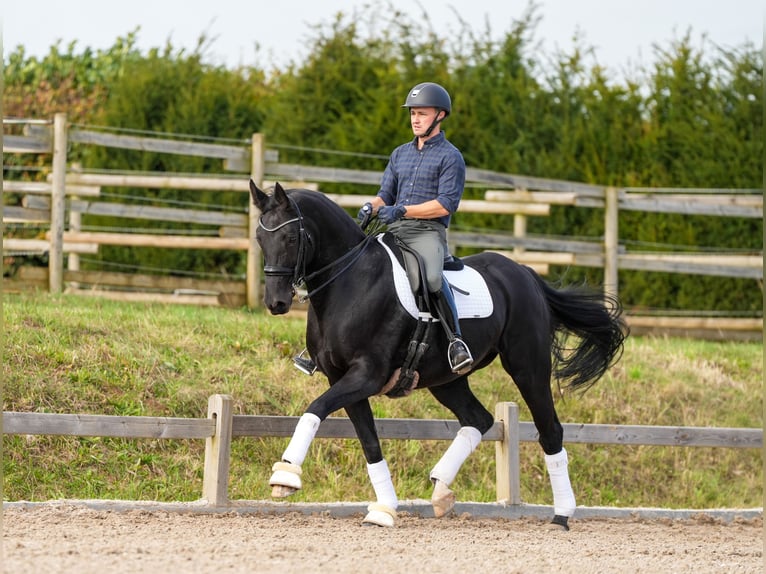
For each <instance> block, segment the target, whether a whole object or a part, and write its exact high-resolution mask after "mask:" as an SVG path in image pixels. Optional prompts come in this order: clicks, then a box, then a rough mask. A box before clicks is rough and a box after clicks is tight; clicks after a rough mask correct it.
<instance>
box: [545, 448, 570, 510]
mask: <svg viewBox="0 0 766 574" xmlns="http://www.w3.org/2000/svg"><path fill="white" fill-rule="evenodd" d="M568 465H569V459H568V458H567V451H566V449H564V448H562V449H561V452H559V453H558V454H546V455H545V466H546V467H547V468H548V475H549V476H550V478H551V488H552V489H553V511H554V513H555V514H558V515H560V516H573V515H574V513H575V508H576V506H577V504H576V502H575V496H574V492H572V484H571V483H570V482H569V470H568Z"/></svg>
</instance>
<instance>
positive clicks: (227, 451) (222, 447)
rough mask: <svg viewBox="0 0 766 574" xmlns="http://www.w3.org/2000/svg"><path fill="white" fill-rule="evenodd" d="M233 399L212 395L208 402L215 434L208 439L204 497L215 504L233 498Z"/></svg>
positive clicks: (209, 416)
mask: <svg viewBox="0 0 766 574" xmlns="http://www.w3.org/2000/svg"><path fill="white" fill-rule="evenodd" d="M231 403H232V398H231V396H229V395H212V396H211V397H210V398H209V399H208V402H207V417H208V418H209V419H213V420H214V421H215V434H214V435H213V436H212V437H209V438H208V439H207V440H206V441H205V471H204V475H203V479H202V498H204V499H206V500H207V503H208V504H209V505H211V506H225V505H226V504H228V502H229V491H228V488H229V458H230V456H231V424H232V411H231Z"/></svg>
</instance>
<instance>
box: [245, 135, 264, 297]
mask: <svg viewBox="0 0 766 574" xmlns="http://www.w3.org/2000/svg"><path fill="white" fill-rule="evenodd" d="M251 153H252V157H251V159H250V177H251V178H252V180H253V181H254V182H255V185H257V186H258V187H259V188H262V187H263V173H264V167H265V166H264V161H265V150H264V142H263V134H253V137H252V151H251ZM247 197H248V201H247V205H248V210H247V213H248V225H247V229H248V231H247V237H248V246H247V306H248V307H249V308H250V309H253V308H255V307H257V306H258V305H259V304H260V301H261V247H260V245H258V242H257V241H256V239H255V231H256V229H258V217H259V216H260V212H259V211H258V208H257V207H255V205H254V204H253V200H252V198H250V194H249V193H248V196H247Z"/></svg>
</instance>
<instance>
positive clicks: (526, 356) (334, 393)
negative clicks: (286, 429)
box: [250, 181, 627, 528]
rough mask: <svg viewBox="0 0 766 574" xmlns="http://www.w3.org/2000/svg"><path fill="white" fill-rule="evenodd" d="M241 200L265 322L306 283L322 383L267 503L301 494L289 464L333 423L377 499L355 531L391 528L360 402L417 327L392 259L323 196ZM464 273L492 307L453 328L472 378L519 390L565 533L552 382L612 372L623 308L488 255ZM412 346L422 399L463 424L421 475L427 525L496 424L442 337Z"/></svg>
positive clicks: (565, 490) (383, 381)
mask: <svg viewBox="0 0 766 574" xmlns="http://www.w3.org/2000/svg"><path fill="white" fill-rule="evenodd" d="M250 191H251V195H252V198H253V202H254V203H255V205H256V206H257V207H258V208H259V209H260V211H261V217H260V221H259V228H258V230H257V240H258V243H259V244H260V246H261V249H262V251H263V256H264V274H265V276H266V288H265V296H264V300H265V304H266V306H267V307H268V309H269V311H270V312H271V313H272V314H274V315H279V314H283V313H286V312H287V311H289V310H290V307H291V304H292V301H293V297H294V295H295V291H296V288H297V286H298V285H301V284H303V283H305V285H306V288H307V290H308V296H309V300H310V305H309V310H308V323H307V333H306V342H307V348H308V351H309V353H310V355H311V357H312V358H313V359H314V361H315V362H316V364H317V366H318V368H319V370H320V371H321V372H322V373H324V374H325V375H326V376H327V378H328V380H329V383H330V388H329V389H327V391H325V392H324V393H323V394H322V395H321V396H319V397H318V398H316V399H315V400H314V401H313V402H312V403H311V404H310V405H309V406H308V409H307V410H306V412H305V413H304V414H303V416H302V417H301V418H300V420H299V422H298V424H297V426H296V429H295V432H294V434H293V437H292V439H291V441H290V443H289V445H288V447H287V449H286V450H285V452H284V455H283V457H282V460H281V461H279V462H277V463H275V464H274V467H273V469H272V470H273V474H272V477H271V480H270V484H271V485H272V487H273V490H272V495H273V496H277V497H282V496H288V495H289V494H292V493H293V492H295V491H296V490H298V489H300V488H301V486H302V484H301V478H300V475H301V464H302V463H303V460H304V458H305V456H306V453H307V451H308V448H309V445H310V443H311V441H312V440H313V438H314V435H315V433H316V430H317V428H318V427H319V424H320V423H321V421H323V420H324V419H325V418H326V417H327V416H328V415H330V414H331V413H333V412H335V411H337V410H339V409H345V411H346V413H347V414H348V417H349V419H350V420H351V422H352V424H353V426H354V429H355V430H356V434H357V436H358V438H359V441H360V442H361V444H362V449H363V450H364V455H365V458H366V460H367V469H368V474H369V476H370V480H371V482H372V486H373V489H374V491H375V494H376V497H377V502H375V503H373V504H371V505H370V507H369V509H368V514H367V516H366V517H365V519H364V522H365V523H371V524H378V525H381V526H393V524H394V518H395V516H396V511H395V510H396V507H397V504H398V501H397V498H396V494H395V491H394V487H393V484H392V480H391V475H390V472H389V470H388V466H387V463H386V461H385V459H384V457H383V453H382V450H381V446H380V441H379V439H378V436H377V433H376V430H375V423H374V420H373V414H372V410H371V408H370V403H369V398H370V397H372V396H375V395H378V394H381V392H389V389H390V388H391V382H392V381H394V380H396V379H397V375H398V373H399V369H400V368H401V367H402V365H403V364H404V363H405V361H406V360H408V359H409V358H411V353H410V355H409V357H408V351H409V350H411V347H412V345H410V341H411V340H412V338H413V333H415V332H416V331H417V327H418V325H420V324H422V323H423V318H422V316H421V317H420V318H419V319H418V318H415V316H413V315H412V314H411V313H410V312H409V311H408V310H407V309H406V308H405V305H403V303H402V302H401V300H400V298H399V296H398V295H397V293H396V289H395V287H394V281H393V279H392V277H393V272H394V270H395V267H397V266H398V264H397V263H396V260H395V259H392V258H391V257H390V256H389V253H388V251H392V252H394V251H396V249H395V248H393V249H389V248H388V247H386V246H385V245H384V243H385V242H382V241H380V240H379V238H377V237H375V236H373V235H372V234H370V235H366V234H365V233H364V232H363V231H362V229H361V228H360V227H359V225H357V223H356V221H355V220H354V219H353V218H352V217H350V216H349V215H348V213H346V212H345V211H344V210H343V209H342V208H340V207H339V206H338V205H336V204H335V203H334V202H333V201H332V200H330V199H328V198H327V197H326V196H324V195H323V194H322V193H318V192H314V191H308V190H297V189H296V190H289V191H285V190H284V189H283V188H282V187H281V186H280V185H279V184H277V185H276V186H275V189H274V192H273V194H272V195H267V194H266V193H264V192H263V191H261V190H260V189H259V188H258V187H257V186H256V185H255V184H254V183H253V182H252V181H251V182H250ZM386 235H387V234H386ZM463 261H464V263H465V266H466V267H470V268H472V269H474V270H475V271H477V272H478V274H479V275H480V276H481V277H483V279H484V281H485V282H486V285H487V287H488V290H489V293H490V294H491V313H489V314H488V316H486V317H484V318H475V319H464V320H463V321H461V326H462V331H463V337H464V339H465V340H466V342H467V343H468V345H469V347H470V349H471V351H472V353H473V356H474V363H473V366H472V371H473V370H477V369H482V368H484V367H486V366H487V365H489V364H490V363H491V362H492V361H493V360H494V359H495V357H497V356H499V357H500V361H501V362H502V365H503V368H504V369H505V371H506V372H507V373H508V374H509V375H510V376H511V378H512V379H513V381H514V383H515V384H516V386H517V387H518V388H519V390H520V392H521V395H522V397H523V398H524V401H525V402H526V403H527V405H528V407H529V410H530V412H531V414H532V418H533V419H534V423H535V426H536V428H537V430H538V432H539V434H540V439H539V441H540V445H541V446H542V449H543V451H544V452H545V461H546V465H547V468H548V472H549V476H550V480H551V487H552V490H553V501H554V519H553V522H554V523H555V524H558V525H560V526H561V527H563V528H568V526H567V520H568V517H570V516H572V515H573V514H574V511H575V506H576V505H575V498H574V494H573V492H572V487H571V484H570V481H569V474H568V468H567V453H566V450H565V449H564V448H563V429H562V426H561V424H560V422H559V419H558V416H557V415H556V410H555V408H554V404H553V396H552V393H551V377H552V376H555V377H556V379H557V380H558V381H559V382H560V383H561V382H563V383H565V384H568V385H569V386H571V387H575V388H587V387H588V386H590V385H591V384H593V383H594V382H595V381H596V380H598V379H599V378H600V377H601V376H602V375H603V374H604V373H605V372H606V371H607V369H608V368H609V367H610V366H611V365H612V364H613V363H614V362H616V361H617V360H618V359H619V357H620V355H621V353H622V349H623V342H624V339H625V337H626V336H627V328H626V326H625V323H624V321H623V319H622V317H621V315H622V309H621V306H620V304H619V302H618V301H617V300H616V299H615V298H613V297H609V296H605V295H604V294H603V293H601V292H596V291H590V290H585V289H574V288H569V289H554V288H553V287H551V286H550V285H548V284H547V283H546V282H545V281H543V280H542V279H541V278H540V277H539V276H538V275H537V274H536V273H535V272H534V271H533V270H532V269H530V268H529V267H526V266H524V265H519V264H518V263H515V262H514V261H512V260H510V259H508V258H506V257H504V256H502V255H499V254H496V253H481V254H478V255H472V256H469V257H466V258H465V259H463ZM567 335H568V337H567ZM424 337H425V338H424V346H422V347H420V349H421V350H423V353H422V357H421V359H420V361H419V366H418V367H417V373H416V375H417V376H416V378H415V383H416V388H419V389H421V388H427V389H428V390H429V391H431V393H432V394H433V396H434V397H435V398H436V399H437V400H438V401H439V402H440V403H441V404H442V405H444V406H445V407H447V408H448V409H449V410H450V411H452V413H454V415H455V416H456V417H457V419H458V421H459V422H460V424H461V429H460V431H459V432H458V433H457V436H456V437H455V439H454V441H453V442H452V444H451V445H450V447H449V448H448V449H447V451H446V452H445V454H444V456H443V457H442V459H441V460H440V461H439V462H438V463H437V465H436V466H435V467H434V469H433V470H432V471H431V475H430V477H431V480H432V481H433V483H434V492H433V498H432V503H433V505H434V513H435V515H436V516H441V515H443V514H445V513H446V512H447V511H449V510H451V508H452V507H453V505H454V501H455V495H454V493H453V492H452V491H451V490H450V489H449V486H450V483H451V482H452V480H454V478H455V475H456V474H457V471H458V470H459V468H460V466H461V465H462V463H463V462H464V461H465V459H466V458H467V457H468V455H470V454H471V452H472V451H473V450H474V449H475V448H476V446H477V445H478V443H479V442H480V440H481V435H482V434H483V433H485V432H486V431H487V430H488V429H489V428H490V427H491V426H492V425H493V423H494V420H493V416H492V414H491V413H490V412H489V411H487V409H486V408H484V406H483V405H482V404H481V403H480V402H479V400H478V399H477V398H476V397H475V396H474V394H473V393H472V391H471V389H470V387H469V384H468V374H470V373H468V374H463V375H460V374H455V373H453V372H452V371H451V370H450V368H449V365H448V362H447V345H448V341H447V338H446V337H445V335H444V332H443V331H442V330H441V329H440V328H434V329H426V331H425V335H424ZM567 347H569V348H567ZM405 394H406V393H405Z"/></svg>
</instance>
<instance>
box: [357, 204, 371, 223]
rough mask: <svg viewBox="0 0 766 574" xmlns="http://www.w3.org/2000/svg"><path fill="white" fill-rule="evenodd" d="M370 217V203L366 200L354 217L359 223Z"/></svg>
mask: <svg viewBox="0 0 766 574" xmlns="http://www.w3.org/2000/svg"><path fill="white" fill-rule="evenodd" d="M370 217H372V204H371V203H370V202H369V201H368V202H367V203H365V204H364V205H363V206H362V209H360V210H359V213H357V214H356V219H357V221H359V223H364V222H365V221H366V220H368V219H369V218H370Z"/></svg>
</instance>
